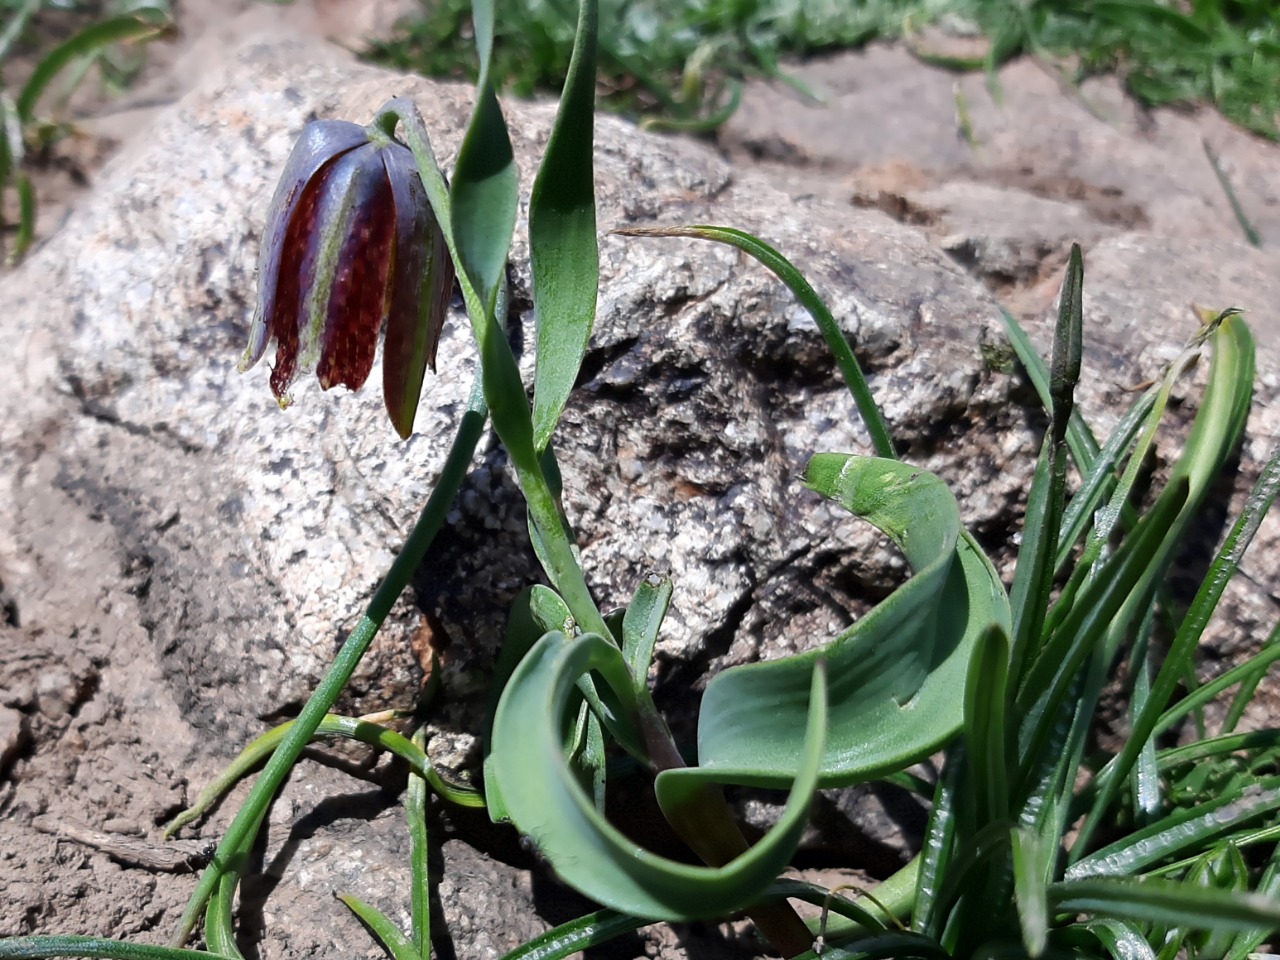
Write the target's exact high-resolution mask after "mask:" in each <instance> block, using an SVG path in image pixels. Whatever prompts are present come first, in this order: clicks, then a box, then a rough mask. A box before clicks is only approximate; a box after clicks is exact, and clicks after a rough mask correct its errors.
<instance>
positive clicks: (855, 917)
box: [761, 877, 914, 932]
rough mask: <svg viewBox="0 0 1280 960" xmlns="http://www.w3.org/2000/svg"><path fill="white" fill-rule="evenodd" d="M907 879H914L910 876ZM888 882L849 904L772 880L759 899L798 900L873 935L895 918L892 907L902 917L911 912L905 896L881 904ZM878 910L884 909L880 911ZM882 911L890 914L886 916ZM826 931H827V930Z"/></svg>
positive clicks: (805, 886) (822, 890)
mask: <svg viewBox="0 0 1280 960" xmlns="http://www.w3.org/2000/svg"><path fill="white" fill-rule="evenodd" d="M910 879H914V877H911V878H910ZM888 882H889V881H885V883H882V884H880V885H879V886H877V887H876V889H875V891H874V894H873V895H872V897H868V896H863V897H860V899H859V900H858V901H853V900H848V899H846V898H845V897H842V896H840V895H839V894H837V893H835V892H834V891H831V890H828V889H827V888H826V887H820V886H818V885H817V884H814V883H805V882H803V881H801V880H775V881H774V882H773V883H772V884H770V885H769V889H768V891H767V892H766V894H765V896H764V897H762V898H761V900H762V901H763V900H770V899H774V898H785V899H787V900H802V901H804V902H805V903H811V904H813V905H814V906H815V907H822V908H823V911H824V912H825V913H827V914H828V915H830V914H835V915H836V916H839V917H843V918H844V919H846V920H849V921H850V922H851V924H853V925H856V926H857V927H858V928H859V929H860V930H861V931H863V932H868V931H870V932H874V931H879V930H887V929H888V927H887V926H886V925H885V922H886V921H887V920H891V919H893V918H894V917H897V916H898V914H897V913H895V912H893V911H894V908H895V907H897V908H901V915H902V916H905V915H906V914H907V913H909V912H910V909H911V901H910V898H909V897H908V898H906V900H905V902H902V901H898V902H891V903H885V902H884V901H883V900H881V898H880V896H879V895H880V894H881V893H882V892H885V891H884V890H883V888H884V886H885V885H886V884H887V883H888ZM912 886H913V884H908V885H907V888H908V890H909V889H910V888H911V887H912ZM837 889H838V888H837ZM873 898H874V902H873ZM882 907H883V908H884V909H881V908H882ZM885 910H888V911H890V912H889V913H888V914H887V915H886V913H885ZM873 911H874V912H873ZM828 929H831V928H830V927H829V928H828Z"/></svg>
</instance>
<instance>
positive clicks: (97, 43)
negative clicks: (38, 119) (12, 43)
mask: <svg viewBox="0 0 1280 960" xmlns="http://www.w3.org/2000/svg"><path fill="white" fill-rule="evenodd" d="M169 26H170V21H169V19H168V18H167V17H163V16H161V15H158V14H157V12H156V11H154V10H146V11H139V12H138V13H133V14H129V15H127V16H120V17H110V18H108V19H106V20H100V21H98V22H97V23H94V24H92V25H91V26H88V27H85V29H83V30H81V31H80V32H79V33H77V34H76V35H75V36H73V37H72V38H71V39H70V40H66V41H64V42H62V43H60V44H58V46H56V47H54V48H53V49H52V50H50V51H49V52H48V53H47V54H45V56H44V58H43V59H42V60H41V61H40V62H39V63H38V64H37V65H36V68H35V70H33V71H32V72H31V76H30V78H28V80H27V82H26V84H24V85H23V87H22V90H21V92H20V93H19V94H18V101H17V106H18V117H19V118H20V119H21V121H22V125H23V126H24V127H25V126H27V125H28V124H30V123H31V122H32V121H33V120H35V110H36V104H37V103H38V102H39V100H40V96H41V94H43V93H44V92H45V90H46V89H47V88H48V86H49V84H50V83H52V82H53V79H54V77H56V76H57V75H58V74H59V73H60V72H62V70H63V68H64V67H66V66H67V65H68V64H70V63H71V62H73V61H75V60H78V59H79V58H80V57H83V56H85V55H86V54H91V53H94V52H96V51H98V50H101V49H102V48H103V47H107V46H110V45H111V44H113V43H121V42H123V41H125V40H147V39H150V38H151V37H155V36H158V35H159V34H160V33H162V32H163V31H164V30H166V29H167V28H168V27H169Z"/></svg>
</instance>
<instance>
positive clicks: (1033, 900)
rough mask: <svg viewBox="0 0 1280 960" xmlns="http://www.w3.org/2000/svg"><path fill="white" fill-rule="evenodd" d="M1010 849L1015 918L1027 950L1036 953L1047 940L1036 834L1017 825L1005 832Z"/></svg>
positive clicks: (1042, 866) (1046, 910)
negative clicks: (1015, 906) (1015, 898)
mask: <svg viewBox="0 0 1280 960" xmlns="http://www.w3.org/2000/svg"><path fill="white" fill-rule="evenodd" d="M1009 839H1010V843H1011V846H1012V849H1013V888H1014V891H1015V892H1016V894H1017V900H1018V922H1019V923H1020V924H1021V926H1022V942H1023V944H1024V945H1025V946H1026V948H1027V953H1029V954H1030V955H1031V956H1032V957H1038V956H1040V954H1042V953H1044V948H1045V945H1046V944H1047V943H1048V940H1049V906H1048V901H1047V900H1046V898H1045V889H1046V885H1045V860H1046V859H1047V858H1048V853H1047V851H1045V850H1044V848H1043V844H1042V843H1041V842H1040V838H1039V837H1038V836H1036V835H1035V834H1033V833H1031V832H1029V831H1027V830H1021V829H1017V828H1015V829H1013V830H1011V831H1010V832H1009Z"/></svg>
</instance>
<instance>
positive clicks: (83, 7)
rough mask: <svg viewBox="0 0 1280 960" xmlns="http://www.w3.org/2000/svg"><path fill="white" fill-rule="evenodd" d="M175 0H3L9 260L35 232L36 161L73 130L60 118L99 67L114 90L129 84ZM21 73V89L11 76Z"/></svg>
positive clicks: (2, 130)
mask: <svg viewBox="0 0 1280 960" xmlns="http://www.w3.org/2000/svg"><path fill="white" fill-rule="evenodd" d="M172 22H173V14H172V11H171V10H170V7H169V2H168V0H109V2H102V0H96V2H79V3H77V2H70V3H68V2H57V0H0V232H3V233H8V232H9V231H10V230H11V229H12V232H13V237H12V240H6V241H4V242H3V243H2V244H0V246H7V247H8V248H9V259H10V261H13V260H17V259H19V258H21V257H22V255H23V254H24V253H25V252H26V251H27V248H28V247H30V245H31V243H32V241H33V240H34V238H35V221H36V199H37V198H36V191H35V185H34V183H33V182H32V179H31V168H32V165H33V162H32V159H33V158H36V157H39V156H40V155H42V154H44V153H45V152H47V151H48V150H49V148H50V147H52V146H53V145H54V144H55V143H57V142H58V141H59V140H61V139H62V138H63V137H65V136H67V135H68V134H69V133H70V132H71V129H72V128H71V126H70V125H69V124H67V123H65V122H61V121H60V120H59V119H58V115H59V114H61V113H62V112H63V111H64V109H65V107H66V104H67V102H68V100H69V99H70V97H71V95H72V94H73V93H74V92H75V90H76V88H77V87H79V86H80V84H81V83H83V82H84V79H85V77H86V76H88V74H89V72H90V71H91V70H92V69H94V68H95V67H96V68H97V70H98V75H99V76H100V78H101V80H102V83H103V86H104V87H105V88H106V90H107V91H108V93H114V92H119V91H120V90H122V89H123V88H124V87H125V86H127V84H128V83H129V81H130V80H131V79H132V78H133V76H134V75H135V74H136V73H137V71H138V70H139V69H140V68H141V66H142V54H141V51H140V47H139V45H140V44H141V43H143V42H145V41H147V40H150V39H152V38H154V37H156V36H159V35H161V34H163V33H165V32H167V31H168V30H169V29H170V28H171V26H172ZM17 73H21V74H23V80H22V83H21V85H20V86H18V87H17V89H16V93H10V88H9V87H8V86H7V83H6V79H5V77H6V75H8V76H9V77H10V78H11V77H12V75H14V74H17ZM10 191H12V192H13V194H14V195H15V197H16V206H17V212H18V215H17V219H16V221H15V222H14V223H13V224H12V225H10V224H8V223H6V222H5V203H4V201H5V199H6V195H7V194H8V193H9V192H10Z"/></svg>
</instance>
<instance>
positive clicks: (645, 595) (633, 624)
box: [622, 573, 675, 693]
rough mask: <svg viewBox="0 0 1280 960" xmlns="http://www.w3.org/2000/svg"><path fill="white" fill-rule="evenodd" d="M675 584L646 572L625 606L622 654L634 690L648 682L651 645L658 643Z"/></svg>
mask: <svg viewBox="0 0 1280 960" xmlns="http://www.w3.org/2000/svg"><path fill="white" fill-rule="evenodd" d="M674 589H675V586H674V584H672V582H671V578H670V577H664V576H660V575H659V574H656V573H650V574H648V575H647V576H646V577H645V578H644V579H643V580H641V581H640V585H639V586H638V587H636V592H635V596H633V597H632V598H631V603H629V604H628V605H627V611H626V613H625V614H624V615H623V618H622V655H623V656H624V657H625V658H626V661H627V669H628V670H630V671H631V681H632V683H633V684H635V688H636V692H637V693H640V692H641V691H643V690H646V689H647V688H648V685H649V663H650V662H651V661H652V660H653V648H654V645H655V644H656V643H657V642H658V632H659V631H660V630H661V629H662V621H663V618H664V617H666V615H667V609H668V608H669V607H670V606H671V595H672V592H673V591H674Z"/></svg>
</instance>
